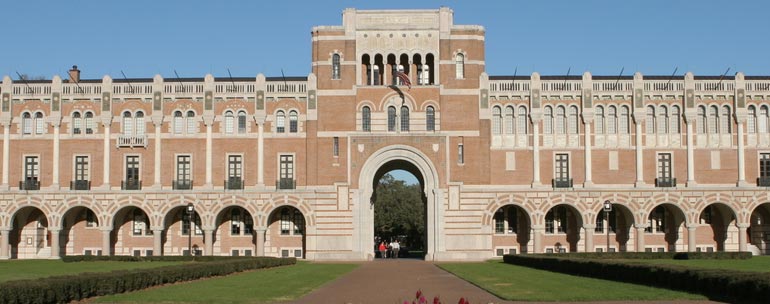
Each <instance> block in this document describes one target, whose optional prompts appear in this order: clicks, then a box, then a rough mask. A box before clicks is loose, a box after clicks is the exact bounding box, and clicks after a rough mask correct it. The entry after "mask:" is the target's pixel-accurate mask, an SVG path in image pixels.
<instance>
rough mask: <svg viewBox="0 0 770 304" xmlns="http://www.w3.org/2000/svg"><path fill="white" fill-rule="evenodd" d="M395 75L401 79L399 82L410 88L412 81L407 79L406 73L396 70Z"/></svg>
mask: <svg viewBox="0 0 770 304" xmlns="http://www.w3.org/2000/svg"><path fill="white" fill-rule="evenodd" d="M396 77H398V79H401V82H402V83H404V84H405V85H406V86H407V87H408V88H409V89H410V90H411V89H412V82H411V81H409V75H406V73H404V72H402V71H396Z"/></svg>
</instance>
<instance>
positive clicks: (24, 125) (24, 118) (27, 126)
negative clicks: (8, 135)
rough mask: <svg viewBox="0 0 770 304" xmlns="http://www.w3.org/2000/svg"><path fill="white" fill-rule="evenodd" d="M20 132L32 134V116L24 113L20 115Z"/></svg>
mask: <svg viewBox="0 0 770 304" xmlns="http://www.w3.org/2000/svg"><path fill="white" fill-rule="evenodd" d="M21 130H22V133H24V134H32V114H29V113H24V114H22V115H21Z"/></svg>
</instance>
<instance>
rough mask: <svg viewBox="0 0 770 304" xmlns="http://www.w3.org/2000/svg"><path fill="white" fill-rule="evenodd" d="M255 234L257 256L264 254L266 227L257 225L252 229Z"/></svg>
mask: <svg viewBox="0 0 770 304" xmlns="http://www.w3.org/2000/svg"><path fill="white" fill-rule="evenodd" d="M254 232H255V233H256V234H257V251H256V252H257V256H265V233H267V227H257V228H256V229H254Z"/></svg>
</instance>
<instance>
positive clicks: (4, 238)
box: [0, 227, 11, 260]
mask: <svg viewBox="0 0 770 304" xmlns="http://www.w3.org/2000/svg"><path fill="white" fill-rule="evenodd" d="M10 234H11V228H10V227H3V228H0V260H7V259H10V258H11V255H10V251H9V250H8V249H9V248H8V247H9V243H10V239H11V238H10Z"/></svg>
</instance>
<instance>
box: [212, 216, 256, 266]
mask: <svg viewBox="0 0 770 304" xmlns="http://www.w3.org/2000/svg"><path fill="white" fill-rule="evenodd" d="M213 241H214V252H215V255H230V256H253V255H256V251H255V250H256V234H255V233H254V218H253V217H252V215H251V213H249V211H247V210H246V209H244V208H243V207H240V206H231V207H227V208H225V209H223V210H222V211H221V212H219V214H218V215H217V217H216V231H215V232H214V240H213Z"/></svg>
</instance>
